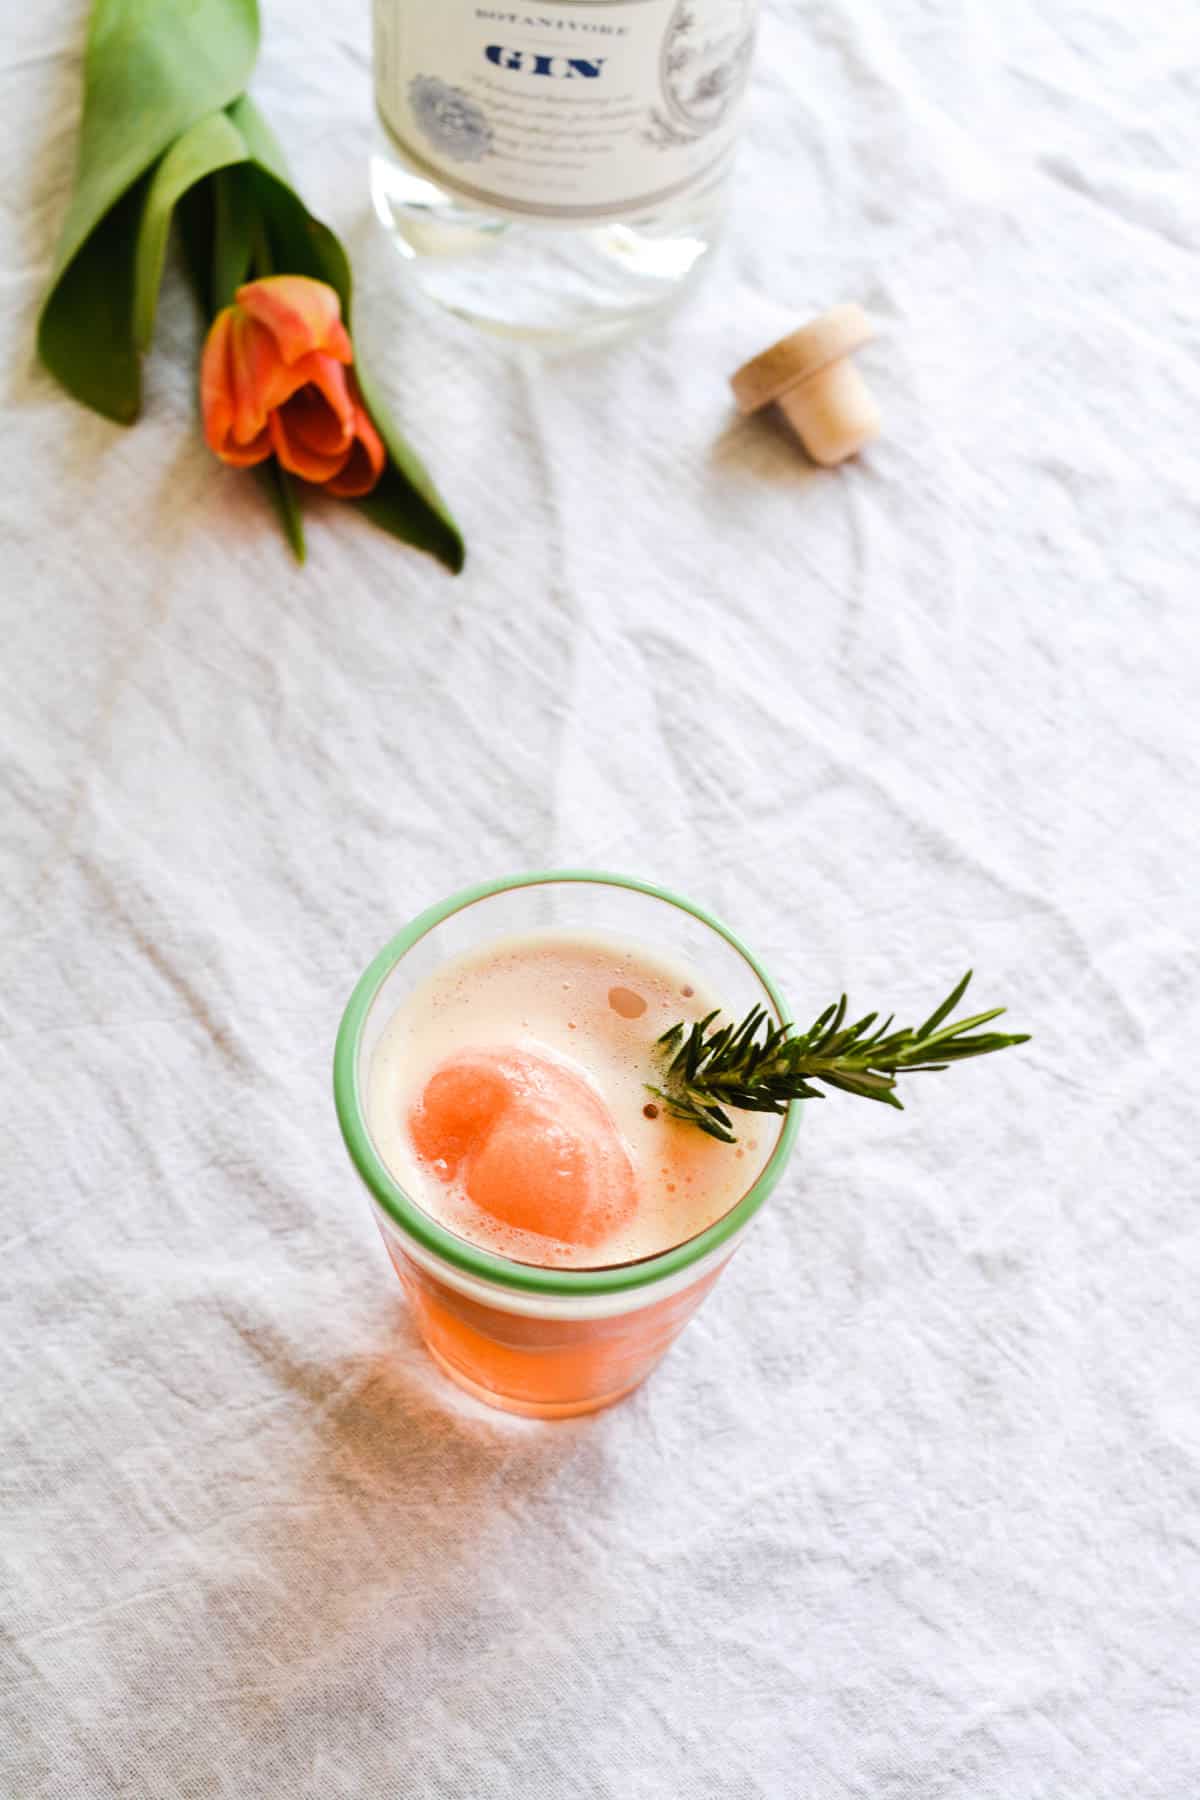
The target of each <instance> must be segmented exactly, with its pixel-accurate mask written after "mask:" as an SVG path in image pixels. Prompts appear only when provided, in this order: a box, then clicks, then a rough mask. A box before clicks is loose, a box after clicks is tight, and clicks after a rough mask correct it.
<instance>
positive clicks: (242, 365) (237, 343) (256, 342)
mask: <svg viewBox="0 0 1200 1800" xmlns="http://www.w3.org/2000/svg"><path fill="white" fill-rule="evenodd" d="M232 311H233V318H232V320H231V321H230V329H229V372H230V376H231V379H232V385H233V432H232V435H233V441H234V443H235V444H239V445H240V444H249V443H251V442H253V440H254V439H255V438H257V437H258V435H259V433H260V432H261V431H262V430H263V428H264V426H265V425H266V423H267V414H268V413H269V412H270V410H271V408H272V407H273V406H277V405H278V404H279V395H280V394H281V392H283V391H284V390H285V389H287V387H288V378H287V372H286V371H285V370H284V368H283V365H282V364H281V362H280V360H279V353H278V351H277V350H276V348H275V340H274V338H273V337H272V336H271V333H270V332H269V331H268V330H267V329H266V327H265V326H263V325H260V324H259V323H258V321H257V319H252V318H251V317H250V316H249V314H248V313H246V312H244V311H243V310H242V308H241V307H240V306H235V307H234V308H233V309H232Z"/></svg>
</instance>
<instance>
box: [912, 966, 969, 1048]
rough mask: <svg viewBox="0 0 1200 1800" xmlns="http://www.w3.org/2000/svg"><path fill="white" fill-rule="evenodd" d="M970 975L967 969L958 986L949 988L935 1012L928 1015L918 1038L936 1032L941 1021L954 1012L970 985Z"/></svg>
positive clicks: (918, 1033)
mask: <svg viewBox="0 0 1200 1800" xmlns="http://www.w3.org/2000/svg"><path fill="white" fill-rule="evenodd" d="M971 974H972V971H971V970H970V969H968V970H967V972H966V974H965V975H964V976H963V978H962V980H961V981H960V982H959V984H958V986H957V987H956V988H951V990H950V992H949V993H948V994H947V996H946V998H945V999H944V1000H943V1001H942V1004H941V1005H940V1006H939V1007H938V1008H937V1009H936V1011H934V1012H931V1013H930V1015H929V1017H928V1018H927V1019H926V1021H925V1023H924V1024H923V1025H922V1027H921V1029H920V1030H919V1031H918V1032H917V1034H916V1035H917V1036H918V1037H919V1038H924V1037H928V1036H929V1034H930V1032H931V1031H936V1030H937V1028H938V1026H939V1025H940V1024H941V1022H942V1020H943V1019H948V1018H949V1017H950V1014H951V1013H952V1012H953V1011H954V1008H955V1007H956V1006H957V1005H958V1003H959V1001H960V1000H961V999H962V997H963V995H964V994H965V993H966V991H967V989H968V987H969V986H970V984H971Z"/></svg>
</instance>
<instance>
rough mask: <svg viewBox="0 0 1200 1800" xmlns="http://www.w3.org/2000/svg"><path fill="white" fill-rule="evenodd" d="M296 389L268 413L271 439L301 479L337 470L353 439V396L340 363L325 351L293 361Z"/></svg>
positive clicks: (286, 464)
mask: <svg viewBox="0 0 1200 1800" xmlns="http://www.w3.org/2000/svg"><path fill="white" fill-rule="evenodd" d="M288 374H289V376H293V377H295V378H296V379H297V385H296V387H295V389H294V391H293V392H292V393H291V394H289V395H288V397H287V398H286V400H284V401H283V403H282V404H281V405H279V406H277V407H276V408H275V409H274V410H273V411H272V413H271V417H270V429H271V442H272V444H273V445H274V448H275V454H276V456H278V458H279V460H280V462H281V463H282V464H283V466H284V468H285V469H290V470H291V471H292V473H293V475H299V476H301V477H302V478H303V479H304V480H305V481H315V482H325V481H329V480H330V479H331V478H332V477H333V476H335V475H338V474H340V473H341V471H342V469H343V468H344V466H345V463H346V459H347V457H348V456H349V455H350V451H351V447H352V445H353V443H354V401H353V399H352V398H351V395H350V390H349V388H348V387H347V385H346V374H345V370H344V369H343V368H342V365H341V364H340V363H338V362H335V361H334V360H333V358H332V357H329V356H319V355H318V356H306V357H304V358H303V359H302V361H300V362H298V363H295V364H293V366H292V368H291V369H290V370H289V371H288Z"/></svg>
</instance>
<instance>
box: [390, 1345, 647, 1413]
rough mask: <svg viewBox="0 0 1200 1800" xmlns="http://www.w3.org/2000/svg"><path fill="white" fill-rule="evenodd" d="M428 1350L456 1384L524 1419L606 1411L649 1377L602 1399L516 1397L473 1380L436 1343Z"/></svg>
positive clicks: (644, 1377)
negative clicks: (435, 1345)
mask: <svg viewBox="0 0 1200 1800" xmlns="http://www.w3.org/2000/svg"><path fill="white" fill-rule="evenodd" d="M425 1348H426V1350H428V1352H429V1354H430V1356H431V1357H432V1358H433V1360H434V1362H435V1363H436V1364H437V1366H438V1368H439V1369H440V1370H441V1371H442V1374H443V1375H445V1376H448V1377H449V1379H450V1380H451V1381H452V1382H453V1383H454V1385H455V1387H460V1388H462V1390H463V1392H464V1393H467V1394H470V1395H471V1397H472V1399H474V1400H482V1402H483V1404H484V1405H485V1406H491V1407H494V1408H495V1409H496V1411H497V1412H506V1413H518V1414H519V1415H520V1416H521V1418H523V1419H577V1418H579V1417H580V1416H581V1414H583V1413H594V1412H603V1411H604V1408H605V1407H606V1406H615V1405H616V1404H617V1401H618V1400H624V1398H625V1396H626V1394H632V1392H633V1390H634V1388H636V1387H641V1385H642V1382H643V1381H644V1380H645V1379H646V1376H645V1374H642V1375H639V1376H638V1378H637V1380H636V1381H631V1382H629V1383H628V1384H627V1385H626V1386H625V1387H623V1388H618V1389H617V1391H616V1393H615V1394H602V1395H601V1396H600V1398H599V1399H590V1400H558V1401H555V1400H516V1399H513V1398H511V1397H510V1396H509V1395H508V1394H498V1393H496V1391H495V1390H494V1389H493V1388H487V1387H484V1386H483V1384H482V1382H478V1381H472V1379H471V1377H470V1376H469V1375H464V1374H463V1372H462V1370H461V1369H456V1368H455V1366H454V1364H453V1363H452V1362H447V1360H446V1358H445V1357H444V1356H443V1355H442V1354H441V1352H440V1351H439V1350H435V1349H434V1347H433V1345H432V1344H430V1343H426V1345H425Z"/></svg>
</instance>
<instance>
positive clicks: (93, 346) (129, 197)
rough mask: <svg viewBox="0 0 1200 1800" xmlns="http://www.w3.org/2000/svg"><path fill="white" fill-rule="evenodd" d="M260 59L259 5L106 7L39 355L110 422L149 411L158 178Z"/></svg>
mask: <svg viewBox="0 0 1200 1800" xmlns="http://www.w3.org/2000/svg"><path fill="white" fill-rule="evenodd" d="M257 50H258V5H257V0H189V3H188V4H187V5H186V6H180V5H174V4H163V0H95V4H94V6H93V8H92V14H91V22H90V25H89V29H88V39H87V47H86V51H85V57H84V100H83V124H82V129H81V133H80V141H79V156H78V165H77V173H76V180H75V190H74V194H73V196H72V200H71V205H70V207H69V209H68V212H67V217H66V220H65V222H64V224H63V228H62V233H61V236H60V239H59V244H58V250H57V253H56V255H55V259H54V268H53V272H52V275H51V279H50V287H49V291H48V293H47V296H46V300H45V302H44V304H43V307H42V314H41V318H40V320H39V322H38V350H39V352H40V354H41V357H42V360H43V362H45V363H46V365H47V366H48V367H49V368H50V369H51V370H52V372H53V373H54V374H55V375H57V377H58V379H59V380H60V381H61V382H62V383H63V385H64V386H65V387H66V388H68V389H69V390H70V392H71V393H72V394H74V395H75V396H76V398H77V399H79V400H82V401H83V402H84V403H85V404H86V405H88V406H92V407H95V409H96V410H97V411H98V412H102V413H104V414H105V415H106V416H107V417H108V418H111V419H117V420H119V421H120V422H122V423H127V422H128V421H129V420H131V419H134V418H136V417H137V414H138V411H139V408H140V405H141V369H140V363H139V359H138V337H137V327H136V323H135V304H136V303H135V293H136V288H135V273H134V272H135V263H136V258H137V246H138V239H139V227H140V221H141V212H142V207H143V205H144V203H145V200H146V197H147V193H148V185H149V186H152V185H153V183H152V182H151V183H150V184H147V183H146V180H145V178H146V176H147V173H148V171H149V170H151V169H152V168H153V167H154V165H155V164H156V163H157V162H158V161H159V158H160V157H162V156H163V155H164V153H165V152H166V151H167V150H168V149H169V147H170V146H171V145H172V144H173V143H174V141H175V140H176V139H177V138H179V137H180V136H181V135H182V134H183V133H184V132H187V131H189V130H190V128H191V127H192V126H193V125H195V124H197V123H198V122H199V121H200V120H202V119H204V118H205V117H206V116H207V115H208V114H210V113H214V112H219V111H220V110H221V109H222V108H223V107H226V106H228V105H229V104H230V102H231V101H232V100H234V99H235V98H236V97H237V95H238V94H239V93H240V92H241V91H242V90H243V88H244V87H245V85H246V83H247V81H248V80H249V78H250V72H251V70H252V69H253V67H254V59H255V55H256V53H257ZM146 254H147V255H149V252H147V253H146Z"/></svg>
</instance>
